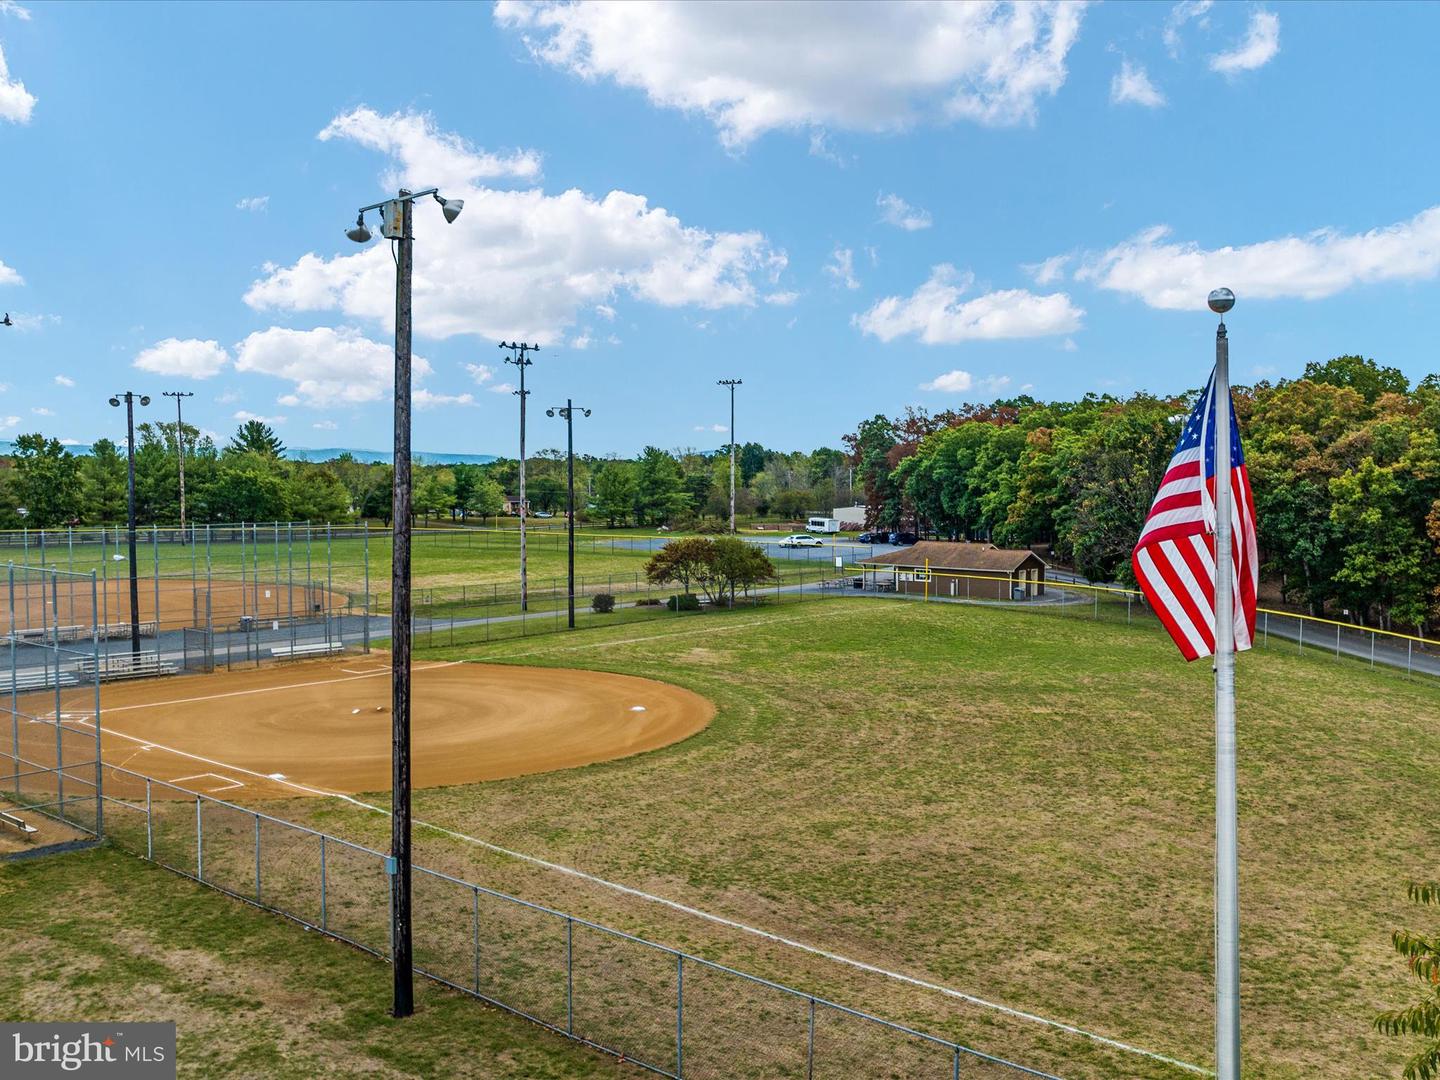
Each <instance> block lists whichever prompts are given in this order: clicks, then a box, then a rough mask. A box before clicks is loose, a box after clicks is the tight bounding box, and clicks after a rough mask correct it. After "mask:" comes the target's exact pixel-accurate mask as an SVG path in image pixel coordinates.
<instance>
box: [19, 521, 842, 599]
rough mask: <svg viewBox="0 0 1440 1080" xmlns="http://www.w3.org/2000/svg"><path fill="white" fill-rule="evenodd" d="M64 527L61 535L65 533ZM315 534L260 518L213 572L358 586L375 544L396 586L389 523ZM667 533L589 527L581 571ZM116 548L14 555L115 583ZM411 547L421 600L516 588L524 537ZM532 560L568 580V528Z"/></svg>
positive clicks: (647, 548) (176, 556)
mask: <svg viewBox="0 0 1440 1080" xmlns="http://www.w3.org/2000/svg"><path fill="white" fill-rule="evenodd" d="M60 535H61V536H62V538H63V533H62V534H60ZM247 536H248V534H247ZM200 538H201V542H200V543H199V545H198V546H197V547H196V549H195V551H193V552H192V551H191V549H190V547H189V545H188V544H181V543H170V542H168V541H162V542H161V543H160V545H159V561H158V569H159V574H160V576H161V577H178V578H189V577H191V575H192V573H193V574H194V575H195V577H197V578H198V579H199V580H202V581H203V580H204V578H205V564H206V550H205V545H204V542H203V540H204V534H203V532H202V533H201V534H200ZM308 539H309V542H308V544H307V542H306V540H307V537H306V535H305V531H304V530H303V529H297V530H294V532H293V534H289V533H287V532H286V530H285V529H284V528H283V527H282V528H281V529H280V531H279V542H278V544H277V543H276V542H275V540H276V536H275V533H274V532H273V531H272V532H269V533H267V532H266V530H265V529H264V528H263V527H262V529H261V532H260V543H259V544H258V545H256V544H253V543H251V542H250V540H249V539H247V541H246V543H245V544H244V545H243V548H242V545H241V544H239V543H238V542H226V543H218V542H217V543H213V544H212V545H211V547H210V551H209V561H210V567H211V573H212V574H213V575H214V576H215V577H216V578H224V579H226V580H231V581H238V580H240V578H241V561H242V557H243V560H244V574H245V575H246V577H247V578H249V577H250V576H252V575H255V574H257V572H258V576H259V579H260V580H261V581H262V582H264V581H274V580H280V581H285V580H289V578H290V576H291V574H292V573H293V575H294V577H295V579H296V580H304V579H305V578H306V577H307V575H308V576H309V577H310V578H312V579H313V580H316V581H322V582H323V581H326V580H327V570H326V566H327V560H328V564H329V567H330V569H329V572H328V580H329V581H330V583H331V584H332V585H333V587H334V588H335V589H336V590H337V591H347V590H348V591H349V592H352V593H357V594H358V593H361V592H363V590H364V588H365V581H366V575H365V565H366V560H367V554H368V561H369V570H370V573H369V583H370V591H371V592H372V593H373V594H377V595H379V596H381V597H382V598H383V597H385V596H388V593H389V589H390V537H389V534H388V533H382V532H380V531H378V530H377V531H376V532H375V533H374V535H372V536H371V537H370V540H369V542H368V543H367V542H365V541H363V540H355V539H343V540H332V541H331V542H330V543H329V544H328V551H327V544H326V539H325V531H324V529H323V528H317V529H316V530H314V531H313V532H311V534H310V535H309V538H308ZM668 539H669V537H656V536H649V537H646V536H638V535H633V534H627V533H623V532H620V531H617V533H616V534H611V533H609V532H608V531H607V530H604V529H598V530H595V529H587V530H584V531H583V532H581V533H580V534H579V535H577V537H576V542H575V572H576V574H577V576H579V577H580V578H582V579H583V580H584V583H585V584H586V587H587V588H589V589H590V591H598V590H600V589H602V588H605V587H608V586H609V584H611V583H613V585H614V587H615V589H616V591H624V590H627V589H628V588H630V587H631V586H632V585H635V584H643V582H644V567H645V563H646V561H647V560H648V559H649V558H650V555H651V553H652V550H658V549H659V548H660V547H662V546H663V545H664V544H665V542H666V541H667V540H668ZM122 540H123V533H122ZM117 551H119V552H120V553H122V554H123V552H124V545H123V543H122V544H121V546H120V547H119V548H118V549H117V548H116V546H115V544H114V543H113V542H112V543H110V544H109V545H108V546H107V547H105V548H104V549H103V550H102V548H101V546H100V545H99V544H75V545H73V546H72V545H68V544H66V543H65V542H64V541H63V539H62V540H60V541H54V540H52V541H51V542H49V543H48V544H47V545H46V547H45V548H44V550H43V552H42V550H41V548H40V546H39V544H38V542H33V543H32V544H31V545H30V547H29V549H28V550H26V551H22V550H20V549H18V548H15V549H12V550H11V552H10V555H11V557H13V558H14V559H15V561H16V562H17V563H20V562H22V561H23V560H24V559H29V561H30V564H31V565H40V564H41V559H42V556H43V565H45V566H54V567H58V568H59V569H61V570H74V571H76V572H82V573H88V572H89V571H91V570H97V571H99V570H100V569H101V566H102V563H103V565H104V572H105V574H106V576H107V578H108V579H109V582H110V588H111V590H112V592H113V591H114V590H115V589H117V588H120V585H119V582H118V580H117V579H119V578H123V577H124V575H125V572H126V564H125V563H124V561H120V562H116V561H115V560H114V558H113V556H114V555H115V554H116V553H117ZM155 554H156V553H155V549H154V547H153V546H152V544H151V543H150V541H149V538H148V537H147V535H146V534H145V533H144V531H143V530H142V531H141V533H140V536H139V547H138V550H137V558H136V565H137V566H138V568H139V573H140V574H141V576H142V577H143V578H146V579H148V578H150V577H152V576H153V575H154V574H155V573H156V568H157V562H156V558H155ZM411 554H412V561H413V567H412V571H413V581H414V586H415V589H416V590H417V600H423V599H424V598H425V597H424V595H422V594H424V593H426V591H427V590H429V591H433V592H434V593H435V595H436V596H437V597H441V598H449V597H451V596H452V595H453V596H457V597H458V595H459V590H460V589H461V587H462V586H464V587H467V588H470V589H472V590H476V591H477V592H483V591H485V590H494V591H495V592H496V593H498V595H500V596H504V595H506V594H507V593H513V592H516V591H517V590H518V581H519V571H520V538H519V534H518V532H517V531H515V530H499V531H497V530H480V529H470V530H443V531H442V530H436V529H418V530H416V532H415V534H414V540H413V543H412V546H411ZM807 554H808V555H809V558H808V559H805V560H790V559H782V560H777V565H778V566H779V567H780V569H781V570H782V571H783V570H787V569H788V568H790V567H792V566H793V567H800V566H802V565H807V564H808V565H810V566H811V567H812V568H814V569H817V570H818V569H820V568H823V567H825V566H828V565H830V563H831V559H832V556H831V553H830V552H829V551H827V550H825V549H815V550H813V551H809V552H807ZM526 561H527V565H528V569H529V575H530V583H531V587H532V588H533V589H537V590H539V589H548V588H558V587H563V586H564V583H565V575H566V565H567V552H566V537H565V530H564V529H563V528H548V529H544V530H534V531H532V532H531V533H530V534H529V536H528V537H527V542H526ZM672 591H673V590H672Z"/></svg>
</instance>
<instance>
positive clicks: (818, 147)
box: [810, 128, 855, 169]
mask: <svg viewBox="0 0 1440 1080" xmlns="http://www.w3.org/2000/svg"><path fill="white" fill-rule="evenodd" d="M810 156H811V157H817V158H819V159H820V160H821V161H828V162H830V164H831V165H834V166H835V167H836V168H840V169H848V168H849V167H850V166H851V165H853V164H855V158H854V157H853V156H851V157H846V156H845V155H844V154H842V153H840V152H839V151H838V150H836V149H835V147H834V145H833V144H832V143H831V142H830V135H829V133H828V132H825V131H823V130H820V129H818V128H817V129H816V130H814V131H812V132H810Z"/></svg>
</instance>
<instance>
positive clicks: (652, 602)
mask: <svg viewBox="0 0 1440 1080" xmlns="http://www.w3.org/2000/svg"><path fill="white" fill-rule="evenodd" d="M661 603H663V601H661V600H659V599H658V598H656V597H653V596H647V597H646V598H645V599H643V600H636V601H635V606H636V607H659V606H660V605H661Z"/></svg>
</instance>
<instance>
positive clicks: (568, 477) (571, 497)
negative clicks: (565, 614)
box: [545, 398, 590, 630]
mask: <svg viewBox="0 0 1440 1080" xmlns="http://www.w3.org/2000/svg"><path fill="white" fill-rule="evenodd" d="M580 411H581V412H582V413H584V414H585V415H586V416H589V415H590V410H589V409H581V410H580ZM545 415H546V416H557V415H558V416H563V417H564V418H565V455H566V456H565V487H566V490H567V491H568V493H569V494H568V496H567V499H566V504H565V509H566V515H565V516H566V518H567V519H568V527H567V532H568V533H569V537H568V539H569V542H570V549H569V565H570V571H569V583H570V587H569V612H570V622H569V626H570V629H571V630H574V629H575V403H574V402H573V401H572V400H571V399H570V398H566V399H565V404H564V405H557V406H555V408H553V409H546V410H545Z"/></svg>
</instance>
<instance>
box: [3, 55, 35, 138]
mask: <svg viewBox="0 0 1440 1080" xmlns="http://www.w3.org/2000/svg"><path fill="white" fill-rule="evenodd" d="M34 108H35V95H34V94H32V93H30V92H29V91H28V90H26V89H25V84H24V83H22V82H21V81H20V80H19V79H12V78H10V69H9V68H8V67H7V66H6V64H5V50H4V49H0V120H9V121H10V122H11V123H12V124H28V123H29V122H30V114H31V112H32V111H33V110H34Z"/></svg>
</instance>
